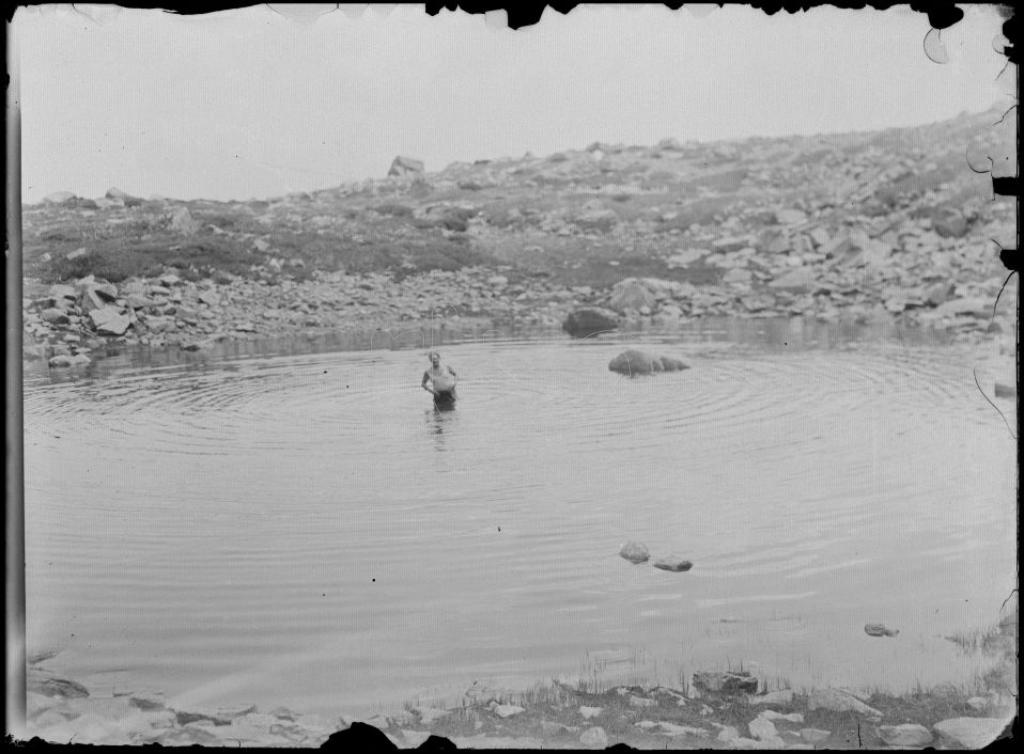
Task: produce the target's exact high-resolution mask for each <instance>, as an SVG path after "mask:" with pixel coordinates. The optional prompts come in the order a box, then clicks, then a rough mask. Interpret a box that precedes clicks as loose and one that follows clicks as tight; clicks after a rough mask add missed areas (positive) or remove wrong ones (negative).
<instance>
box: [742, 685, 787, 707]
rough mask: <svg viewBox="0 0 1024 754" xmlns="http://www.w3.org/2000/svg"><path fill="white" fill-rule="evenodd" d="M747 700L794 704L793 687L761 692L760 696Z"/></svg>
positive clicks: (751, 701) (757, 702) (758, 702)
mask: <svg viewBox="0 0 1024 754" xmlns="http://www.w3.org/2000/svg"><path fill="white" fill-rule="evenodd" d="M747 701H749V702H750V703H751V704H778V705H786V704H792V703H793V689H782V690H780V691H770V692H768V693H767V694H761V695H760V696H752V697H750V698H749V699H748V700H747Z"/></svg>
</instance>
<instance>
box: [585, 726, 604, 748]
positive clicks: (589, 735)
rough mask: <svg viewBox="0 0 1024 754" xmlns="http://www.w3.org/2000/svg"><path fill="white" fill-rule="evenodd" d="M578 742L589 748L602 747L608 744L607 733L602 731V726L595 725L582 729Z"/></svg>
mask: <svg viewBox="0 0 1024 754" xmlns="http://www.w3.org/2000/svg"><path fill="white" fill-rule="evenodd" d="M580 743H581V744H583V745H584V746H586V747H587V748H590V749H603V748H605V747H606V746H608V734H607V733H605V732H604V728H602V727H600V726H598V725H595V726H594V727H593V728H587V729H586V730H585V731H583V734H582V735H581V736H580Z"/></svg>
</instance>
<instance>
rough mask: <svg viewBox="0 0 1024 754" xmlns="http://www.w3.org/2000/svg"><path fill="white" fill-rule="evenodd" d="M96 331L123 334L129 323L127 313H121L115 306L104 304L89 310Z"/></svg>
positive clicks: (105, 333) (102, 333)
mask: <svg viewBox="0 0 1024 754" xmlns="http://www.w3.org/2000/svg"><path fill="white" fill-rule="evenodd" d="M89 317H90V319H92V322H93V325H95V327H96V332H97V333H99V334H100V335H124V334H125V332H126V331H127V330H128V326H129V325H130V324H131V319H129V317H128V315H127V314H122V313H121V312H120V311H118V309H117V307H114V306H104V307H102V308H99V309H94V310H93V311H91V312H89Z"/></svg>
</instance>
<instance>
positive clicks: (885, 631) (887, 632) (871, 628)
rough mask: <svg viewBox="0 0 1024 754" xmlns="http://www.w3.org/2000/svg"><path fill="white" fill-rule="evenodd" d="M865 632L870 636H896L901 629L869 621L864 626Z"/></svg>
mask: <svg viewBox="0 0 1024 754" xmlns="http://www.w3.org/2000/svg"><path fill="white" fill-rule="evenodd" d="M864 633H866V634H867V635H868V636H896V635H898V634H899V629H898V628H897V629H893V628H888V627H886V626H883V625H882V624H881V623H867V624H865V626H864Z"/></svg>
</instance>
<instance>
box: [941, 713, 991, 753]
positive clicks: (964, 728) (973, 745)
mask: <svg viewBox="0 0 1024 754" xmlns="http://www.w3.org/2000/svg"><path fill="white" fill-rule="evenodd" d="M1007 726H1008V722H1007V721H1006V720H1000V719H999V718H995V717H954V718H950V719H949V720H943V721H942V722H940V723H936V724H935V725H933V726H932V728H933V729H934V730H935V732H936V733H938V734H939V735H940V736H941V737H942V739H943V740H944V742H946V743H948V744H949V745H952V746H954V747H959V748H964V749H981V748H984V747H986V746H988V745H989V744H990V743H992V742H993V741H995V740H996V739H997V738H999V737H1000V736H1001V735H1002V734H1003V733H1004V732H1005V731H1006V728H1007Z"/></svg>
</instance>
